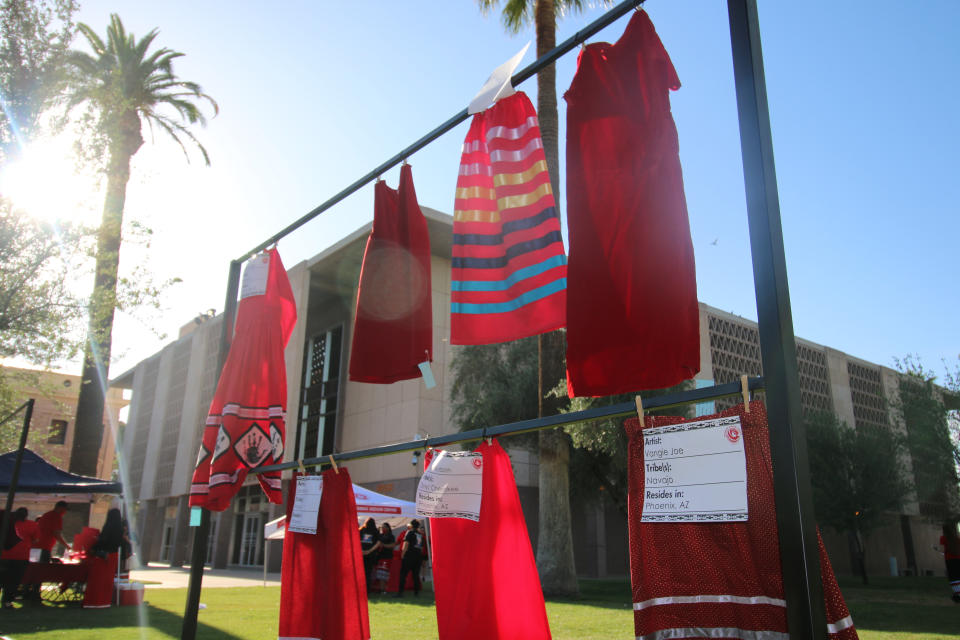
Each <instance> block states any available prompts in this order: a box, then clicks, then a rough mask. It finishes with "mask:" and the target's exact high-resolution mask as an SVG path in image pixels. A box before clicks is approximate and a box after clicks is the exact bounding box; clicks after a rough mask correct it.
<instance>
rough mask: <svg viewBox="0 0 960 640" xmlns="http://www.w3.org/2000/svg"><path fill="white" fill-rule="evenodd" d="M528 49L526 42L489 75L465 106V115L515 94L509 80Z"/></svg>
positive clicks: (479, 110) (477, 111)
mask: <svg viewBox="0 0 960 640" xmlns="http://www.w3.org/2000/svg"><path fill="white" fill-rule="evenodd" d="M529 48H530V43H529V42H528V43H527V46H525V47H524V48H523V49H521V50H520V51H519V52H518V53H517V54H516V55H515V56H513V57H512V58H510V59H509V60H507V61H506V62H504V63H503V64H502V65H500V66H499V67H497V68H496V69H494V70H493V73H491V74H490V77H489V78H487V81H486V82H484V83H483V86H482V87H480V91H478V92H477V95H475V96H473V100H471V101H470V104H469V106H467V113H469V114H470V115H473V114H475V113H480V112H481V111H483V110H484V109H486V108H487V107H489V106H490V105H492V104H494V103H495V102H496V101H497V100H500V99H502V98H506V97H508V96H512V95H513V94H515V93H516V91H515V90H514V88H513V85H512V84H510V78H511V77H512V76H513V72H514V71H515V70H516V68H517V67H518V66H520V61H521V60H523V56H525V55H526V54H527V49H529Z"/></svg>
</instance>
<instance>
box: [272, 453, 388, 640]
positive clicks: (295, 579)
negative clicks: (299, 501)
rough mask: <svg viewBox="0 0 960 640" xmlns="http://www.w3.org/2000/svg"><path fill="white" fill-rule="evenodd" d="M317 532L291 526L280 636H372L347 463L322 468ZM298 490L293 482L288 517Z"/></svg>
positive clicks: (351, 639)
mask: <svg viewBox="0 0 960 640" xmlns="http://www.w3.org/2000/svg"><path fill="white" fill-rule="evenodd" d="M322 475H323V495H322V496H321V499H320V512H319V514H318V516H317V533H316V535H310V534H306V533H293V532H291V531H289V530H288V531H287V533H286V537H285V538H284V539H283V571H282V574H281V579H280V624H279V635H278V637H279V640H321V639H322V640H369V638H370V621H369V617H368V614H367V582H366V577H365V576H364V571H363V555H362V553H361V551H360V538H359V536H357V504H356V500H355V498H354V495H353V484H352V483H351V482H350V474H349V473H348V472H347V470H346V469H345V468H344V467H340V472H339V473H337V472H336V471H334V470H333V469H328V470H327V471H324V472H323V474H322ZM296 494H297V474H294V478H293V480H292V481H291V483H290V495H289V496H288V498H287V522H289V521H290V516H291V513H292V512H293V503H294V500H295V499H296Z"/></svg>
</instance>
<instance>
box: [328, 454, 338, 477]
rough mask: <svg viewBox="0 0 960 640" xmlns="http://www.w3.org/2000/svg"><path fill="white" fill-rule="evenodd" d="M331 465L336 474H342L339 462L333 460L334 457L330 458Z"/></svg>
mask: <svg viewBox="0 0 960 640" xmlns="http://www.w3.org/2000/svg"><path fill="white" fill-rule="evenodd" d="M330 464H331V465H333V472H334V473H340V467H338V466H337V461H336V460H334V459H333V455H331V456H330Z"/></svg>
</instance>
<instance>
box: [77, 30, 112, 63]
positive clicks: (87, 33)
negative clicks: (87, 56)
mask: <svg viewBox="0 0 960 640" xmlns="http://www.w3.org/2000/svg"><path fill="white" fill-rule="evenodd" d="M77 31H79V32H80V34H81V35H82V36H83V37H84V38H86V39H87V42H88V43H90V48H91V49H93V52H94V53H95V54H97V55H98V56H102V55H104V54H105V53H106V52H107V47H106V46H105V45H104V44H103V40H101V39H100V36H98V35H97V32H96V31H94V30H93V29H91V28H90V27H89V25H86V24H84V23H82V22H81V23H79V24H77Z"/></svg>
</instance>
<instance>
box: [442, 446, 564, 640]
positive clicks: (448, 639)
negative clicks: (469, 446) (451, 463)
mask: <svg viewBox="0 0 960 640" xmlns="http://www.w3.org/2000/svg"><path fill="white" fill-rule="evenodd" d="M476 450H477V451H479V452H480V453H482V454H483V480H482V483H483V498H482V500H481V502H480V520H479V522H473V521H472V520H466V519H463V518H431V519H430V546H431V548H432V549H433V582H434V595H435V597H436V602H437V628H438V630H439V636H440V640H549V638H550V625H549V623H548V622H547V611H546V608H545V606H544V602H543V590H542V589H541V588H540V577H539V576H538V575H537V566H536V563H535V562H534V559H533V550H532V549H531V547H530V537H529V535H528V534H527V526H526V522H525V521H524V518H523V511H522V510H521V508H520V496H519V494H518V493H517V485H516V482H515V481H514V478H513V469H512V468H511V466H510V457H509V456H508V455H507V453H506V452H505V451H504V450H503V449H502V448H501V447H500V444H499V443H497V442H494V443H493V444H492V445H488V444H487V443H485V442H484V443H481V444H480V446H479V447H477V449H476ZM432 459H433V451H428V452H427V455H426V458H425V461H424V462H425V465H426V466H427V467H429V465H430V461H431V460H432Z"/></svg>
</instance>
